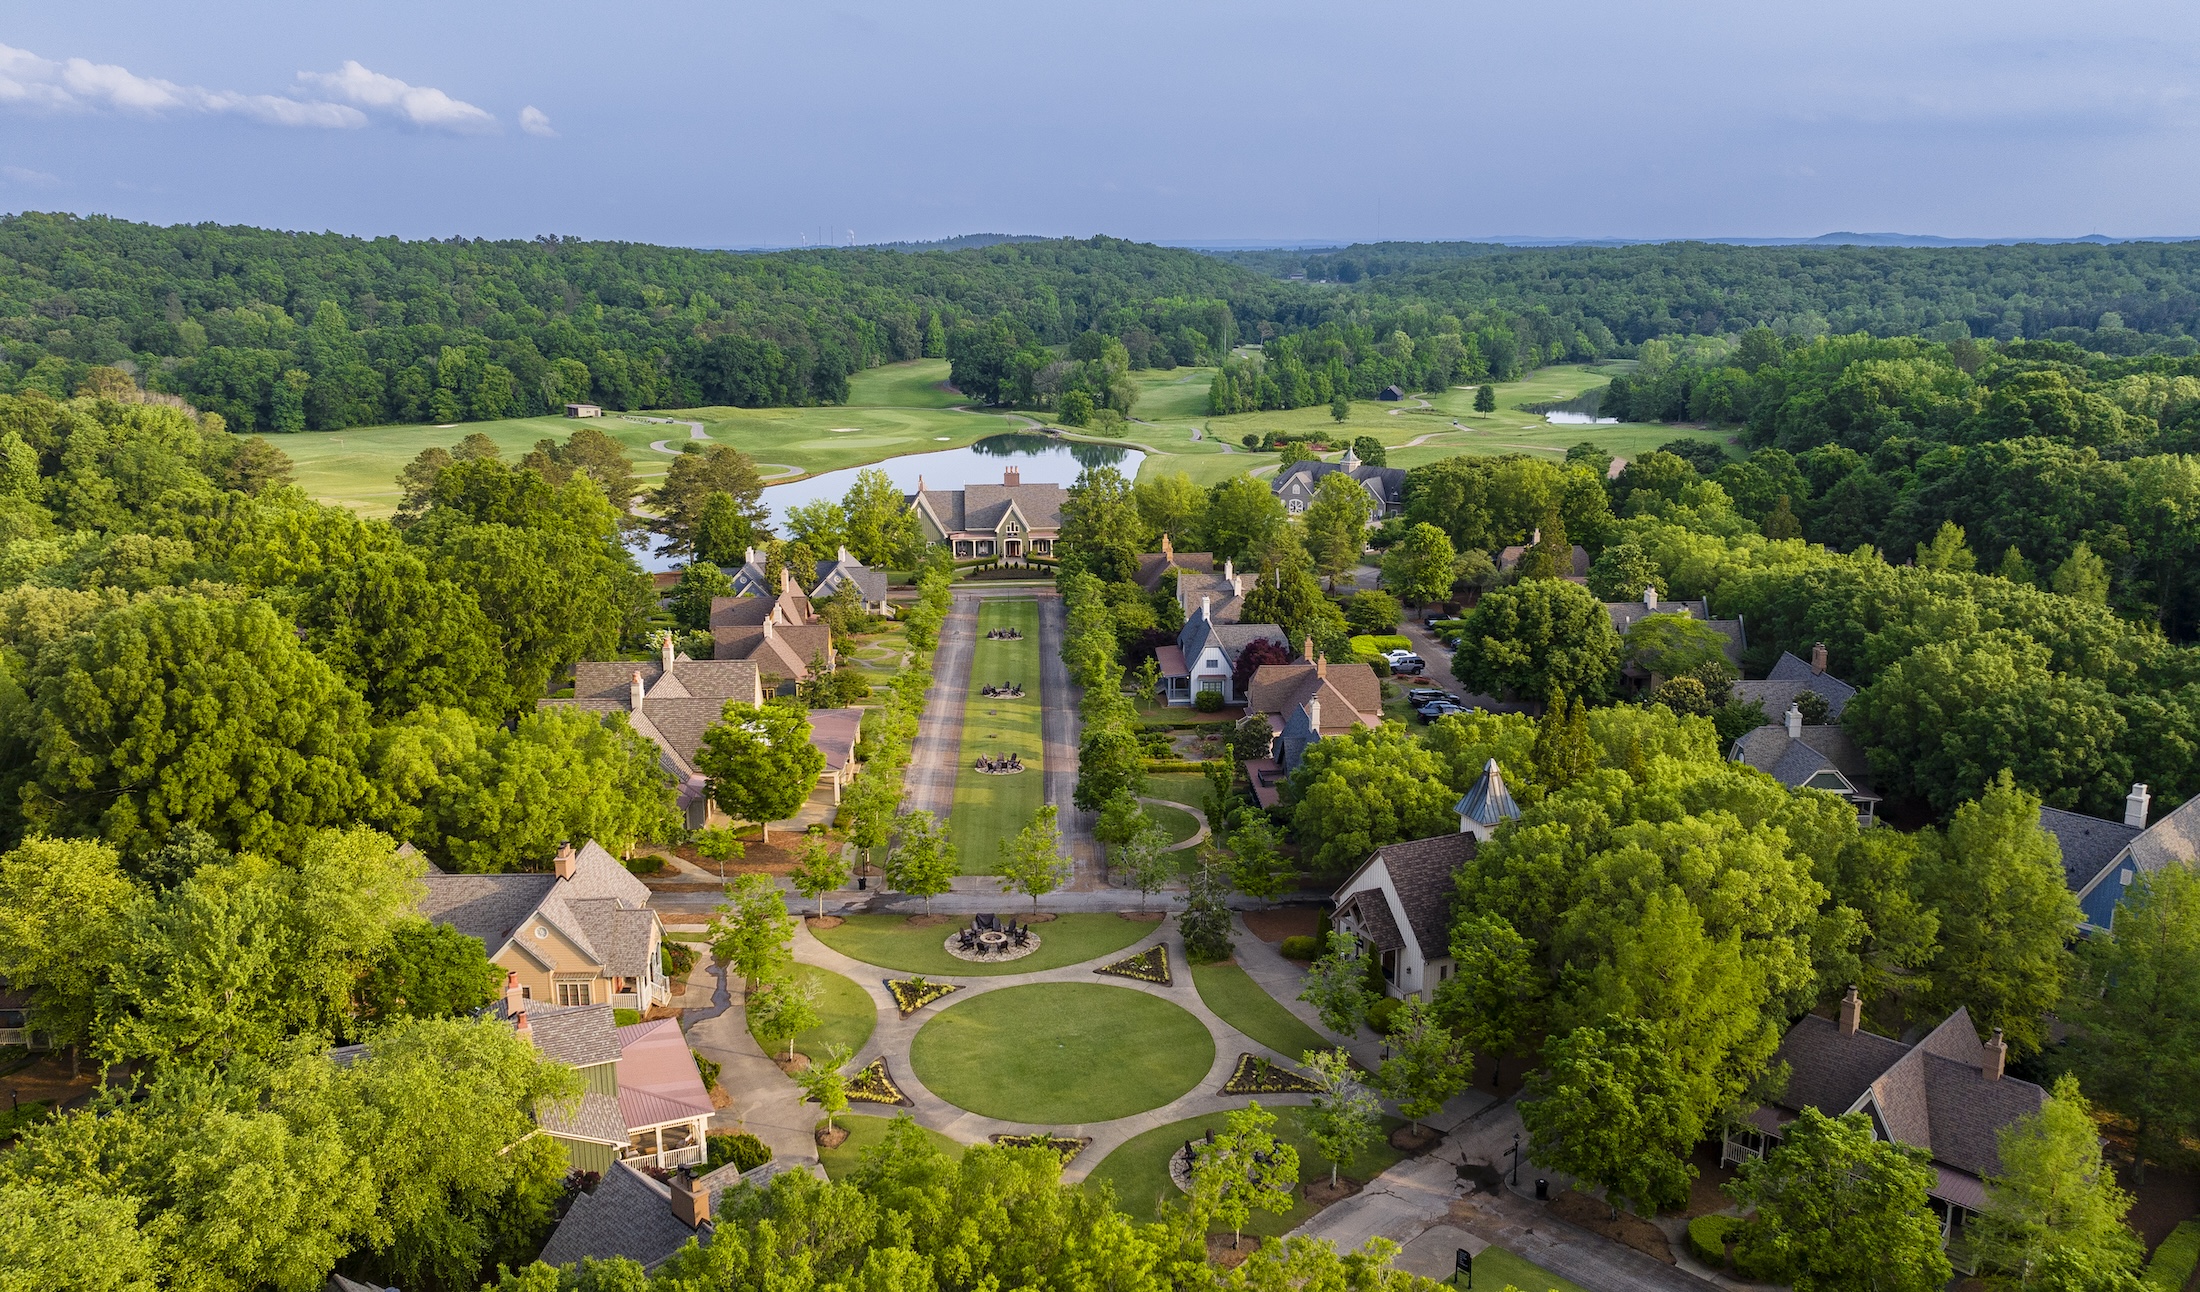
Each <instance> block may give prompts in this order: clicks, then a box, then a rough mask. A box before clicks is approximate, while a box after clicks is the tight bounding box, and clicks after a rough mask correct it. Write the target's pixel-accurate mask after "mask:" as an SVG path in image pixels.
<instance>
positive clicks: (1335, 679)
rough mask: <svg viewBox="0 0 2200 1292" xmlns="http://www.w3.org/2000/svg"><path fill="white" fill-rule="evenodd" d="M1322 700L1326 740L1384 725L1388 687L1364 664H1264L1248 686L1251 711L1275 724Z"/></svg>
mask: <svg viewBox="0 0 2200 1292" xmlns="http://www.w3.org/2000/svg"><path fill="white" fill-rule="evenodd" d="M1317 697H1318V698H1319V699H1320V700H1321V702H1322V707H1321V715H1322V734H1323V735H1325V736H1333V735H1337V734H1340V733H1342V732H1346V731H1350V730H1351V729H1352V728H1353V727H1355V726H1369V727H1379V726H1381V725H1382V722H1383V684H1382V683H1381V682H1380V681H1378V680H1377V679H1376V677H1375V670H1374V669H1372V668H1370V667H1368V666H1367V665H1365V664H1360V663H1351V664H1320V665H1317V664H1314V663H1310V662H1308V661H1306V660H1300V661H1297V662H1296V663H1291V664H1263V665H1261V666H1260V667H1259V668H1256V669H1254V670H1253V676H1252V678H1251V680H1249V681H1248V682H1247V683H1246V686H1245V708H1246V711H1247V712H1250V713H1264V714H1267V715H1269V718H1270V721H1271V722H1272V723H1280V722H1281V720H1282V716H1283V715H1284V714H1287V713H1290V712H1291V711H1292V710H1294V709H1302V708H1305V707H1306V702H1307V701H1308V700H1311V699H1315V698H1317Z"/></svg>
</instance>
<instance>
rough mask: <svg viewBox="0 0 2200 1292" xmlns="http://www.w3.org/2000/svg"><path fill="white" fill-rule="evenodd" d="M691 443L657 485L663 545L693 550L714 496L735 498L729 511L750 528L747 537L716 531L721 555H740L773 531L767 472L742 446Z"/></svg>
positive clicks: (683, 552)
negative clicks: (767, 504)
mask: <svg viewBox="0 0 2200 1292" xmlns="http://www.w3.org/2000/svg"><path fill="white" fill-rule="evenodd" d="M689 444H690V447H689V448H688V449H687V450H686V451H684V452H682V453H681V454H680V455H679V456H678V457H675V458H674V459H672V467H671V469H670V470H668V471H667V472H666V473H665V479H664V483H663V484H660V485H659V486H657V494H656V502H657V515H658V522H657V530H658V532H659V533H661V534H663V535H664V539H665V542H664V547H663V549H662V550H663V551H664V552H665V553H667V554H669V555H675V556H677V555H687V554H691V553H694V552H695V551H696V550H697V546H696V544H697V540H698V538H699V537H700V536H701V531H702V528H703V520H704V514H705V509H706V508H707V507H709V505H710V503H711V501H712V500H713V499H714V498H718V497H725V498H728V499H730V500H731V502H732V512H731V515H732V517H733V518H734V520H735V521H736V522H737V525H738V527H741V528H745V529H746V530H747V531H748V533H747V535H746V537H745V538H743V536H742V535H740V534H736V533H730V532H729V533H726V534H722V535H716V536H714V538H715V541H714V543H713V546H715V547H717V548H718V549H719V553H720V554H721V555H722V554H723V553H724V552H725V551H726V550H728V549H730V550H732V551H733V552H734V553H735V556H736V559H738V554H739V551H740V549H741V548H742V547H747V546H751V545H753V544H754V543H755V542H756V540H757V539H758V538H760V537H762V536H764V535H765V534H767V533H769V532H770V530H769V526H770V519H771V517H770V513H769V512H767V511H766V510H765V508H764V504H763V497H764V479H763V476H762V475H761V474H759V473H758V471H757V469H756V460H755V459H753V458H751V457H750V456H749V455H748V454H746V453H743V452H741V451H740V450H739V449H735V448H730V447H728V446H726V445H724V444H710V445H706V446H704V447H702V448H699V449H698V448H695V447H693V442H692V441H690V442H689ZM721 505H723V504H721Z"/></svg>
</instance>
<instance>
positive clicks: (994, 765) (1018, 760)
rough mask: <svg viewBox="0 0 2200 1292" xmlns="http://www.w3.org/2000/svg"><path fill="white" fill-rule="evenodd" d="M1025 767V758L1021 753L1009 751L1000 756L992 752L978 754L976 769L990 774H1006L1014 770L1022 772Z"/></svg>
mask: <svg viewBox="0 0 2200 1292" xmlns="http://www.w3.org/2000/svg"><path fill="white" fill-rule="evenodd" d="M1023 769H1024V759H1023V755H1021V754H1016V753H1008V754H1003V755H1001V756H1000V757H998V758H995V757H994V756H993V755H991V754H980V755H978V762H977V767H976V770H978V771H980V772H984V773H985V774H987V775H989V776H1005V775H1008V774H1009V773H1012V772H1020V771H1022V770H1023Z"/></svg>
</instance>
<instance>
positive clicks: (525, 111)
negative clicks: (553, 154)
mask: <svg viewBox="0 0 2200 1292" xmlns="http://www.w3.org/2000/svg"><path fill="white" fill-rule="evenodd" d="M519 128H520V129H522V130H524V131H526V132H527V133H528V134H531V135H535V136H537V137H539V138H543V139H555V138H557V137H558V132H557V131H555V130H552V129H551V128H550V118H549V117H547V116H545V115H544V114H543V111H542V109H541V108H538V107H536V106H535V105H534V104H532V103H530V104H528V105H527V106H526V107H524V108H521V109H520V110H519Z"/></svg>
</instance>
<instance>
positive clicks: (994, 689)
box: [978, 682, 1024, 700]
mask: <svg viewBox="0 0 2200 1292" xmlns="http://www.w3.org/2000/svg"><path fill="white" fill-rule="evenodd" d="M978 694H979V695H982V696H986V697H988V698H991V699H1003V700H1021V699H1023V698H1024V684H1023V683H1021V682H1003V683H1001V684H1000V685H999V686H981V687H979V688H978Z"/></svg>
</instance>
